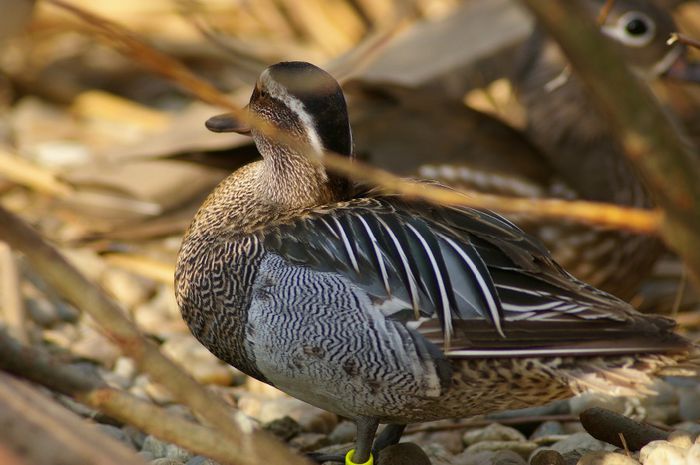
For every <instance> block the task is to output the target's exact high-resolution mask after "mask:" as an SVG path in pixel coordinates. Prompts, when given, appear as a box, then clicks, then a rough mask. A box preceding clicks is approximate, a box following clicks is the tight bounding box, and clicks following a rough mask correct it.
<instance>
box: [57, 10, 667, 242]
mask: <svg viewBox="0 0 700 465" xmlns="http://www.w3.org/2000/svg"><path fill="white" fill-rule="evenodd" d="M47 1H48V2H50V3H53V4H54V5H57V6H60V7H61V8H66V9H68V10H69V11H71V12H73V13H74V14H76V15H78V16H79V17H81V18H84V19H85V20H86V21H89V22H90V24H92V25H93V26H95V27H96V28H97V29H98V30H99V31H100V33H101V34H103V35H105V36H106V37H109V38H110V41H111V42H113V43H117V44H121V46H122V49H123V51H124V52H125V53H127V54H128V55H129V56H131V57H132V58H134V59H136V60H138V61H139V62H140V63H142V64H143V65H144V66H146V67H148V68H150V69H151V70H153V71H154V72H156V73H158V74H160V75H162V76H165V77H167V78H169V79H173V80H174V81H176V82H177V83H178V84H179V85H180V86H182V87H183V88H184V89H186V90H188V91H189V92H190V93H192V94H193V95H195V96H196V97H198V98H200V99H201V100H203V101H205V102H207V103H211V104H214V105H219V106H222V107H224V108H227V109H228V110H230V111H231V112H232V113H233V114H234V115H235V116H236V118H238V119H240V121H242V122H243V123H245V124H249V125H251V126H253V127H255V128H256V130H258V131H259V132H261V133H263V134H265V135H267V136H269V137H271V138H275V139H276V140H278V141H280V142H281V143H284V144H287V145H289V146H291V147H294V148H297V149H299V150H301V151H302V152H306V151H307V150H308V148H307V147H305V146H303V144H302V143H300V142H299V140H297V139H295V138H293V137H291V136H290V135H288V134H285V133H283V132H281V131H279V130H277V129H276V128H275V127H274V126H272V125H270V124H269V123H267V122H266V121H263V120H261V119H260V118H254V117H253V116H252V115H251V114H249V113H248V112H247V111H244V110H243V109H240V108H238V107H237V106H236V105H234V104H233V103H232V102H231V101H230V100H229V99H228V97H226V96H225V95H223V94H222V93H220V92H219V91H218V90H217V89H216V88H214V87H213V86H211V85H210V84H208V83H206V82H204V81H202V80H201V79H200V78H198V77H197V76H195V75H194V74H193V73H191V72H190V71H189V70H188V69H187V68H185V67H184V66H183V65H182V64H180V63H179V62H177V61H176V60H174V59H172V58H170V57H167V56H165V55H163V54H162V53H160V52H158V51H157V50H155V49H153V48H152V47H150V46H148V45H146V44H144V43H143V42H141V41H140V40H138V39H136V38H134V37H133V36H132V35H131V33H130V32H129V31H127V30H126V29H124V28H122V27H121V26H118V25H116V24H113V23H111V22H109V21H107V20H105V19H103V18H100V17H97V16H96V15H94V14H93V13H88V12H85V11H84V10H82V9H79V8H77V7H74V6H71V5H69V4H67V3H65V2H63V1H62V0H47ZM323 161H324V163H325V164H326V166H327V167H328V168H330V169H331V170H334V171H336V172H338V173H341V174H343V175H346V176H348V177H350V178H352V179H354V180H358V181H367V182H371V183H373V184H376V185H377V186H380V187H382V188H384V189H385V190H387V191H389V192H394V193H399V194H403V195H406V196H408V197H412V198H416V199H423V200H426V201H429V202H433V203H437V204H448V205H462V206H468V207H473V208H488V209H492V210H496V211H499V212H503V213H525V214H529V215H536V216H544V217H555V218H564V219H569V220H573V221H580V222H585V223H589V224H596V225H600V226H607V227H611V228H621V229H627V230H631V231H635V232H638V233H645V234H654V233H656V232H657V231H658V228H659V224H660V216H659V214H658V212H656V211H648V210H639V209H633V208H625V207H618V206H614V205H608V204H601V203H593V202H582V201H578V202H568V201H564V200H554V199H552V200H546V199H544V200H543V199H523V198H510V197H499V196H495V195H487V194H481V193H476V192H470V193H469V195H468V196H467V195H464V193H460V192H458V191H454V190H449V189H444V188H440V187H435V186H430V185H427V184H425V183H414V182H410V181H406V180H404V179H401V178H399V177H398V176H395V175H392V174H391V173H389V172H387V171H384V170H381V169H378V168H374V167H371V166H369V165H366V164H363V163H360V162H357V161H351V160H349V159H348V158H347V157H343V156H340V155H337V154H333V153H328V152H327V153H326V154H325V156H324V157H323Z"/></svg>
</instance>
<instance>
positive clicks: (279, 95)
mask: <svg viewBox="0 0 700 465" xmlns="http://www.w3.org/2000/svg"><path fill="white" fill-rule="evenodd" d="M246 109H247V111H248V112H249V113H250V114H251V115H252V116H253V117H254V118H256V119H260V120H262V121H265V122H267V123H269V124H271V125H272V126H274V127H275V128H276V129H278V130H280V131H283V132H284V133H286V134H288V135H291V136H294V137H297V138H300V139H301V140H303V141H304V142H305V143H307V144H308V145H309V146H310V147H311V148H312V149H313V150H314V152H317V153H319V154H321V153H322V152H323V151H324V150H328V151H332V152H335V153H338V154H341V155H347V156H352V133H351V130H350V122H349V119H348V112H347V106H346V103H345V97H344V96H343V91H342V90H341V88H340V85H339V84H338V82H337V81H336V80H335V79H334V78H333V77H332V76H331V75H330V74H328V73H327V72H326V71H324V70H322V69H321V68H319V67H317V66H314V65H312V64H310V63H306V62H303V61H285V62H281V63H277V64H274V65H272V66H270V67H268V68H267V69H265V70H264V71H263V72H262V73H261V74H260V77H259V78H258V80H257V82H256V83H255V88H254V89H253V94H252V95H251V97H250V102H249V103H248V105H247V107H246ZM205 124H206V127H207V128H208V129H209V130H211V131H214V132H237V133H240V134H250V135H252V136H253V139H254V140H255V144H256V146H257V147H258V150H259V151H260V153H261V155H262V156H263V157H265V156H266V155H268V154H269V153H271V152H274V151H275V149H276V148H278V147H279V146H280V144H279V143H278V142H275V141H271V140H270V138H268V137H267V136H265V135H263V134H262V133H261V132H260V131H258V130H256V129H255V128H251V127H249V126H248V125H246V124H243V123H242V122H241V121H240V120H239V119H238V118H236V116H235V115H234V114H232V113H226V114H223V115H218V116H214V117H213V118H210V119H209V120H207V122H206V123H205Z"/></svg>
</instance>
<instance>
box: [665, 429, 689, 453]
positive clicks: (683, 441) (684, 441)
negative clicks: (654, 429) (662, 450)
mask: <svg viewBox="0 0 700 465" xmlns="http://www.w3.org/2000/svg"><path fill="white" fill-rule="evenodd" d="M693 440H694V438H693V436H692V435H691V434H690V433H688V432H687V431H673V432H671V434H669V435H668V439H667V441H668V442H669V443H671V444H672V445H674V446H676V447H680V448H681V449H690V446H692V445H693Z"/></svg>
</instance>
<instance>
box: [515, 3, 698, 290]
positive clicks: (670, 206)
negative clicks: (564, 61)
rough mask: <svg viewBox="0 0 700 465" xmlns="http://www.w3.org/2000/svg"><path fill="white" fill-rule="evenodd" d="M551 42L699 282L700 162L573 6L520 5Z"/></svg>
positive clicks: (584, 14)
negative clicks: (609, 125) (630, 165)
mask: <svg viewBox="0 0 700 465" xmlns="http://www.w3.org/2000/svg"><path fill="white" fill-rule="evenodd" d="M523 3H524V4H525V5H526V6H527V7H528V8H529V9H530V10H531V11H532V12H533V13H534V14H535V16H536V17H537V19H538V20H539V21H540V23H541V24H542V25H544V26H545V27H546V29H547V30H548V31H549V32H550V33H551V34H552V36H553V37H554V38H555V39H556V40H557V42H558V43H559V45H560V46H561V48H562V50H563V51H564V53H565V54H566V56H567V57H568V58H569V60H570V62H571V65H572V66H573V68H574V70H575V71H576V73H577V75H578V76H579V77H580V78H581V79H582V81H583V82H584V83H585V85H586V86H587V87H588V89H589V90H590V92H591V98H592V99H593V101H594V102H595V103H596V104H597V105H598V106H599V107H600V108H601V109H602V110H603V113H604V114H605V115H606V117H607V118H608V119H609V120H610V122H611V123H612V126H613V127H614V128H616V135H617V138H618V140H619V141H620V143H621V145H622V147H623V149H624V151H625V154H626V155H627V157H628V158H629V159H630V161H631V162H632V163H633V164H634V166H635V167H636V168H637V170H638V171H639V173H640V174H641V176H642V178H643V179H644V181H645V183H646V185H647V187H648V189H649V190H650V192H651V194H652V196H653V198H654V200H655V201H656V203H657V205H659V207H661V208H662V209H663V211H664V221H663V223H662V236H663V238H664V240H665V242H666V243H667V244H668V245H669V246H670V247H671V248H673V249H674V250H675V251H676V252H678V254H679V255H681V256H682V257H683V259H684V260H685V261H686V263H687V264H688V266H689V268H690V269H691V271H692V273H693V275H694V278H695V279H696V282H697V283H700V247H698V246H697V244H698V243H700V182H698V180H699V179H700V162H698V158H697V155H696V154H695V153H693V151H692V150H690V149H689V148H688V147H687V145H685V144H684V142H683V140H684V138H683V136H681V135H680V133H679V129H678V128H677V127H676V125H675V124H674V123H673V122H672V121H671V120H670V119H669V116H668V115H667V113H665V112H664V111H663V110H662V109H661V107H660V105H659V103H658V101H657V100H656V98H655V97H654V95H653V94H652V93H651V90H650V89H649V87H648V86H647V85H645V84H644V83H642V82H641V81H640V80H639V78H637V76H635V75H634V74H633V73H632V72H631V71H630V70H629V69H628V68H627V66H625V64H624V61H623V59H622V57H621V56H620V54H619V53H618V51H617V49H616V48H615V47H611V46H610V43H609V41H608V40H607V39H606V38H604V37H603V36H602V35H601V34H600V33H599V31H598V28H597V26H596V24H595V23H594V22H593V21H592V20H589V19H587V18H588V15H587V12H586V9H585V6H584V5H583V4H582V3H581V2H568V1H561V0H558V1H553V0H523Z"/></svg>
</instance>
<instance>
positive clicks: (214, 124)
mask: <svg viewBox="0 0 700 465" xmlns="http://www.w3.org/2000/svg"><path fill="white" fill-rule="evenodd" d="M247 109H248V107H247V106H246V107H245V108H244V110H247ZM204 125H205V126H206V127H207V129H209V130H210V131H212V132H237V133H238V134H244V135H250V126H248V125H247V124H245V123H244V122H242V121H241V120H240V119H239V118H238V117H236V115H235V114H233V113H224V114H222V115H216V116H212V117H211V118H209V119H208V120H207V121H206V122H205V123H204Z"/></svg>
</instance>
